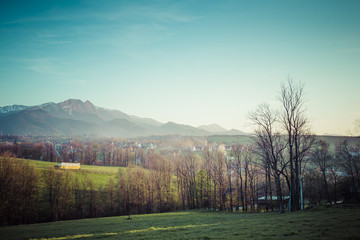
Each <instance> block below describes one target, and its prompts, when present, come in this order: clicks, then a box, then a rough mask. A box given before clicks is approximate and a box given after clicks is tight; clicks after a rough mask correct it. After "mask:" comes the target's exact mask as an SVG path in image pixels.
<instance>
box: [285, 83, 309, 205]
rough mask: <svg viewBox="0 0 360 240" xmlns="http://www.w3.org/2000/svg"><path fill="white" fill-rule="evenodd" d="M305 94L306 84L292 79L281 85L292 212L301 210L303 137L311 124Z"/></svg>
mask: <svg viewBox="0 0 360 240" xmlns="http://www.w3.org/2000/svg"><path fill="white" fill-rule="evenodd" d="M304 94H305V92H304V84H302V83H299V82H298V83H295V82H294V81H293V80H291V79H290V78H289V79H288V80H287V81H286V82H285V83H283V84H282V85H281V92H280V99H279V100H280V102H281V104H282V109H283V111H282V115H281V120H282V125H283V128H284V130H285V132H286V135H287V145H288V150H289V163H290V209H289V210H290V211H296V210H299V209H300V155H301V136H302V135H303V134H304V132H305V130H306V129H307V125H308V122H309V120H308V119H307V118H306V116H305V110H306V109H305V107H304V102H305V100H304Z"/></svg>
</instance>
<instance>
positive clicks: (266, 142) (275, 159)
mask: <svg viewBox="0 0 360 240" xmlns="http://www.w3.org/2000/svg"><path fill="white" fill-rule="evenodd" d="M249 118H250V120H251V121H252V122H253V124H254V125H255V136H254V141H255V144H256V146H257V149H258V151H257V153H258V154H259V155H260V156H261V157H262V159H264V161H265V162H268V163H269V164H270V166H271V169H272V174H273V176H274V177H275V181H276V193H277V199H278V204H279V211H280V212H283V211H284V208H283V199H282V190H281V174H282V172H283V168H284V167H282V168H280V166H279V165H280V160H281V157H282V152H283V151H284V149H285V148H286V145H285V144H284V142H283V141H282V137H281V134H280V133H279V132H278V131H276V122H277V114H276V112H275V111H274V110H272V109H271V108H270V106H269V105H267V104H262V105H260V106H258V108H257V109H256V110H255V111H254V112H250V114H249Z"/></svg>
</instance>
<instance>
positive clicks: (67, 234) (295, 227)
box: [0, 208, 360, 239]
mask: <svg viewBox="0 0 360 240" xmlns="http://www.w3.org/2000/svg"><path fill="white" fill-rule="evenodd" d="M40 238H43V239H102V238H107V239H360V209H359V208H353V209H349V208H345V209H340V208H328V209H324V208H322V209H315V210H305V211H302V212H296V213H286V214H278V213H244V214H243V213H239V214H238V213H235V214H230V213H223V212H209V211H200V210H199V211H185V212H175V213H162V214H150V215H136V216H132V220H127V217H125V216H123V217H108V218H98V219H85V220H74V221H62V222H52V223H44V224H33V225H21V226H11V227H0V239H40Z"/></svg>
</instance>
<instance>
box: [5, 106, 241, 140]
mask: <svg viewBox="0 0 360 240" xmlns="http://www.w3.org/2000/svg"><path fill="white" fill-rule="evenodd" d="M0 131H1V133H2V134H14V135H33V136H82V135H93V136H99V137H124V138H129V137H138V136H151V135H168V134H180V135H189V136H190V135H191V136H207V135H243V134H245V133H244V132H241V131H239V130H236V129H232V130H229V131H228V130H226V129H224V128H222V127H221V126H219V125H217V124H211V125H202V126H199V127H193V126H189V125H183V124H177V123H174V122H168V123H161V122H158V121H156V120H154V119H151V118H140V117H137V116H131V115H128V114H126V113H124V112H121V111H118V110H110V109H106V108H102V107H97V106H95V105H94V104H92V103H91V102H90V101H85V102H83V101H81V100H78V99H69V100H66V101H64V102H60V103H52V102H51V103H44V104H41V105H37V106H24V105H12V106H5V107H0Z"/></svg>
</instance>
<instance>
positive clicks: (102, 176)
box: [17, 159, 126, 186]
mask: <svg viewBox="0 0 360 240" xmlns="http://www.w3.org/2000/svg"><path fill="white" fill-rule="evenodd" d="M17 160H19V161H26V162H28V163H29V164H31V165H34V166H35V168H37V169H39V170H41V171H44V170H46V169H49V168H53V167H54V165H56V163H54V162H46V161H38V160H27V159H17ZM119 169H126V168H123V167H109V166H90V165H81V170H58V171H71V172H73V173H75V174H76V175H77V176H79V177H80V178H85V176H86V177H87V178H91V179H92V180H93V181H94V183H95V185H96V186H100V185H102V186H104V185H105V184H106V183H107V182H108V180H109V178H112V177H113V178H114V177H115V176H116V174H117V173H118V172H119Z"/></svg>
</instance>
